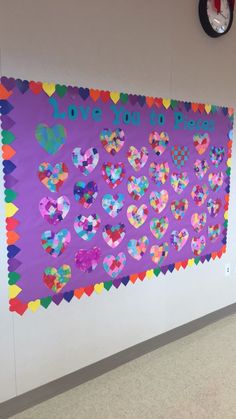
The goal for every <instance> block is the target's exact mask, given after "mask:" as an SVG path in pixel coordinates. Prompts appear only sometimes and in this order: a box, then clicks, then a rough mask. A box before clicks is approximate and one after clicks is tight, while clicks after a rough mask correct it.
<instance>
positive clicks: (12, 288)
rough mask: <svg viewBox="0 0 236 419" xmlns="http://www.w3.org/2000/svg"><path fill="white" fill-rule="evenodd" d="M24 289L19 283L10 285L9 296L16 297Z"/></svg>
mask: <svg viewBox="0 0 236 419" xmlns="http://www.w3.org/2000/svg"><path fill="white" fill-rule="evenodd" d="M21 291H22V289H21V288H20V287H18V285H15V284H14V285H10V286H9V288H8V292H9V298H10V299H12V298H16V297H17V295H18V294H20V292H21Z"/></svg>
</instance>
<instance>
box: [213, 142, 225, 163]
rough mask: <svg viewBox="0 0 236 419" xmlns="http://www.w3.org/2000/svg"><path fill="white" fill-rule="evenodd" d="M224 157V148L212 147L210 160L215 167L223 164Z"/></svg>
mask: <svg viewBox="0 0 236 419" xmlns="http://www.w3.org/2000/svg"><path fill="white" fill-rule="evenodd" d="M224 155H225V149H224V147H216V146H212V147H211V151H210V159H211V161H212V163H213V164H214V166H215V167H218V166H219V165H220V164H221V163H222V161H223V159H224Z"/></svg>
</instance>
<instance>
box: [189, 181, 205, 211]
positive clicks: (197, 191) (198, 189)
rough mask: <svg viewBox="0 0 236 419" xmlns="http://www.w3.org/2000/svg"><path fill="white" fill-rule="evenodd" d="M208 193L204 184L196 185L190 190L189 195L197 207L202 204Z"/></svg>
mask: <svg viewBox="0 0 236 419" xmlns="http://www.w3.org/2000/svg"><path fill="white" fill-rule="evenodd" d="M208 194H209V191H208V188H207V186H206V185H202V186H201V185H196V186H194V187H193V190H192V192H191V196H192V198H193V200H194V202H195V204H196V205H197V206H198V207H200V206H201V205H203V204H204V202H205V200H206V198H207V195H208Z"/></svg>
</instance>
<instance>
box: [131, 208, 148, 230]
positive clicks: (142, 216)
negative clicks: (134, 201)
mask: <svg viewBox="0 0 236 419" xmlns="http://www.w3.org/2000/svg"><path fill="white" fill-rule="evenodd" d="M147 216H148V209H147V206H146V205H145V204H143V205H141V206H140V207H139V208H138V207H136V205H130V206H129V207H128V209H127V218H128V220H129V222H130V224H131V225H132V226H133V227H135V228H139V227H141V226H142V225H143V224H144V223H145V221H146V219H147Z"/></svg>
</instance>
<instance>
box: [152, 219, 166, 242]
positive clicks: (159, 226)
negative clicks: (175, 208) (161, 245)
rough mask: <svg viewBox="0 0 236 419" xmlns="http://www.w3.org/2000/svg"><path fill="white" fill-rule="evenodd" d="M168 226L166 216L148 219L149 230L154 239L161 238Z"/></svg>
mask: <svg viewBox="0 0 236 419" xmlns="http://www.w3.org/2000/svg"><path fill="white" fill-rule="evenodd" d="M168 226H169V220H168V218H167V217H166V216H164V217H162V218H153V219H152V220H151V221H150V230H151V232H152V234H153V236H154V237H156V239H161V238H162V237H163V236H164V234H165V233H166V230H167V228H168Z"/></svg>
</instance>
